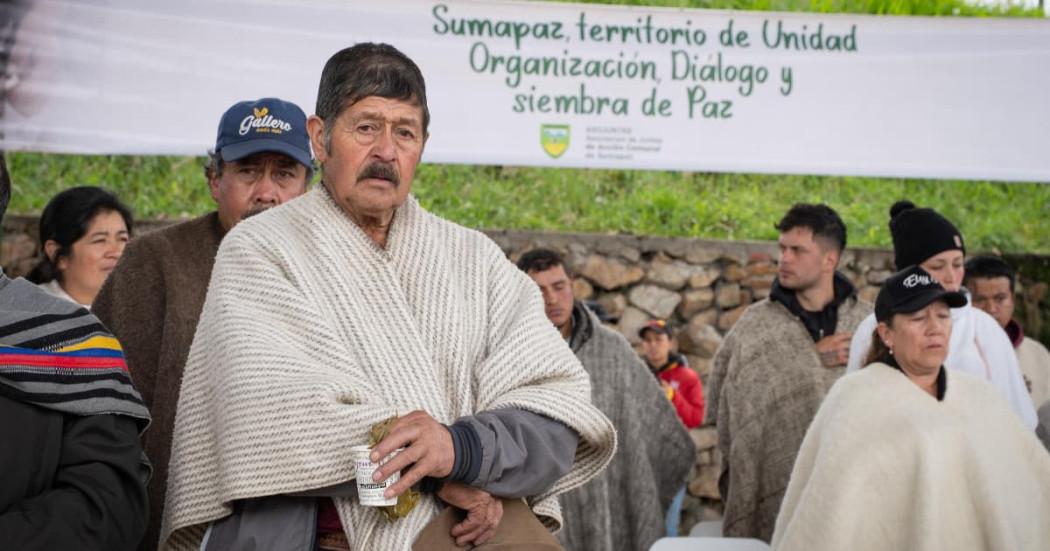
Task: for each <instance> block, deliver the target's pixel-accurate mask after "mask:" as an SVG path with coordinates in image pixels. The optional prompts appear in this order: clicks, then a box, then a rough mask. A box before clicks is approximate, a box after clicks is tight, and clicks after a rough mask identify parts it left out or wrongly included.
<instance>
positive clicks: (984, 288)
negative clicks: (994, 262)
mask: <svg viewBox="0 0 1050 551" xmlns="http://www.w3.org/2000/svg"><path fill="white" fill-rule="evenodd" d="M967 283H968V287H969V289H970V293H972V295H973V297H972V300H973V305H974V306H976V307H978V308H980V309H981V310H984V311H985V312H988V315H990V316H992V317H993V318H995V321H997V322H999V325H1000V326H1002V327H1006V324H1007V323H1010V320H1011V319H1013V317H1014V294H1013V292H1011V291H1010V279H1009V278H1006V277H991V278H986V277H975V278H971V279H970V280H969V281H968V282H967Z"/></svg>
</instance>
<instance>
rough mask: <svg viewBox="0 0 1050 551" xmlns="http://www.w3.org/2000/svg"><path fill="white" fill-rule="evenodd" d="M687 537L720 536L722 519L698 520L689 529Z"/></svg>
mask: <svg viewBox="0 0 1050 551" xmlns="http://www.w3.org/2000/svg"><path fill="white" fill-rule="evenodd" d="M689 537H691V538H720V537H722V521H720V520H705V521H704V522H698V523H696V524H694V525H693V528H692V529H691V530H689Z"/></svg>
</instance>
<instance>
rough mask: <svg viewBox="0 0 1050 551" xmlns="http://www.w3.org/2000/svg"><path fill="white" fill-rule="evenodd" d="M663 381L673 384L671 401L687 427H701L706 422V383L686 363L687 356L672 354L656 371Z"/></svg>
mask: <svg viewBox="0 0 1050 551" xmlns="http://www.w3.org/2000/svg"><path fill="white" fill-rule="evenodd" d="M656 376H657V377H659V378H660V380H661V381H664V382H666V383H667V384H669V385H671V388H672V389H673V392H671V393H670V398H671V403H672V404H674V409H675V411H677V412H678V418H679V419H681V420H682V423H685V426H686V428H690V429H692V428H696V427H699V426H700V424H701V423H703V422H704V385H703V383H701V382H700V376H699V375H697V374H696V372H695V371H693V370H692V368H690V367H689V366H688V365H686V363H685V357H683V356H681V355H679V354H672V355H671V357H670V358H668V361H667V364H666V365H664V366H663V367H661V368H660V369H658V370H657V371H656Z"/></svg>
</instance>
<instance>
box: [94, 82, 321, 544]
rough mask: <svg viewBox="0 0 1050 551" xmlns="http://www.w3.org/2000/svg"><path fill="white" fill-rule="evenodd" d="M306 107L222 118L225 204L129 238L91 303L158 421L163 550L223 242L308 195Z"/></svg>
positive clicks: (239, 106)
mask: <svg viewBox="0 0 1050 551" xmlns="http://www.w3.org/2000/svg"><path fill="white" fill-rule="evenodd" d="M313 171H314V168H313V156H312V155H311V153H310V140H309V137H308V135H307V132H306V114H305V113H303V110H302V109H300V108H299V107H298V106H297V105H295V104H293V103H289V102H286V101H282V100H280V99H277V98H263V99H259V100H255V101H242V102H238V103H236V104H234V105H233V106H232V107H230V108H229V109H228V110H227V111H226V113H225V114H223V116H222V119H221V120H220V122H219V132H218V137H217V139H216V141H215V150H214V151H212V152H209V160H208V164H207V166H206V167H205V169H204V172H205V175H206V176H207V178H208V187H209V189H210V191H211V195H212V197H213V198H214V199H215V202H216V204H217V208H216V210H215V211H213V212H210V213H208V214H206V215H204V216H201V217H200V218H196V219H194V220H189V221H187V222H183V223H180V224H176V225H173V226H169V227H167V228H164V229H162V230H158V231H156V232H153V233H150V234H147V235H144V236H142V237H139V238H137V239H135V240H133V241H132V242H131V243H130V244H128V248H127V250H125V251H124V255H123V256H122V257H121V259H120V263H119V264H118V265H117V267H116V269H115V270H114V271H113V273H112V274H110V276H109V278H108V279H107V280H106V284H105V285H104V286H103V288H102V290H101V291H100V292H99V295H98V297H97V298H96V299H95V303H94V305H93V307H92V309H93V312H94V313H95V314H96V315H97V316H98V317H99V319H101V320H102V322H103V323H104V324H105V325H106V327H108V328H109V329H110V330H111V331H112V332H113V333H114V334H115V335H116V336H117V338H118V339H120V342H121V343H123V345H124V351H125V354H126V355H127V362H128V368H129V370H130V372H131V376H132V378H133V379H134V381H135V386H136V387H137V388H138V389H139V391H140V392H141V393H142V398H143V401H144V402H145V403H146V405H147V406H148V407H149V409H150V411H151V412H153V423H152V425H151V426H150V428H149V430H148V431H147V432H146V433H145V435H144V437H143V445H144V448H145V450H146V455H148V456H149V459H150V461H151V462H152V463H153V479H152V481H151V482H150V488H149V490H150V492H149V493H150V525H149V529H148V531H147V532H146V536H145V537H144V538H143V540H142V544H141V545H140V549H149V550H152V549H156V547H157V539H158V531H159V529H160V518H161V512H162V510H163V507H164V493H165V488H166V486H167V475H168V457H169V455H170V453H171V433H172V426H173V424H174V422H175V408H176V405H177V404H178V399H179V386H180V384H181V381H182V372H183V369H184V367H185V364H186V357H187V355H188V354H189V350H190V344H191V343H192V342H193V335H194V332H195V331H196V328H197V320H198V318H199V317H200V313H201V309H202V308H203V307H204V298H205V295H206V293H207V290H208V281H209V280H210V279H211V271H212V265H213V264H214V262H215V254H216V252H218V250H219V243H220V242H221V241H222V239H223V236H225V235H226V232H228V231H230V229H231V228H233V226H234V225H236V224H237V223H238V222H240V221H241V220H243V219H245V218H247V217H249V216H252V215H254V214H258V213H259V212H262V211H263V210H266V209H268V208H270V207H274V206H277V205H280V204H281V203H284V202H286V201H289V200H291V199H294V198H296V197H298V196H299V195H302V194H303V193H304V192H305V191H306V187H307V184H308V183H309V182H310V179H311V177H312V176H313Z"/></svg>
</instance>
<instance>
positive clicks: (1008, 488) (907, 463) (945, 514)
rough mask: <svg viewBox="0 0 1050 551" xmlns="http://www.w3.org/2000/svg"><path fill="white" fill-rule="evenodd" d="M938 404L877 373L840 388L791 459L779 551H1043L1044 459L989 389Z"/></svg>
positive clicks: (1049, 500) (958, 376)
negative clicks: (793, 460) (792, 459)
mask: <svg viewBox="0 0 1050 551" xmlns="http://www.w3.org/2000/svg"><path fill="white" fill-rule="evenodd" d="M945 376H946V377H947V387H946V391H945V395H944V400H943V401H937V399H936V398H934V397H933V396H931V395H930V394H928V393H926V392H925V391H923V390H922V389H920V388H919V386H918V385H916V384H915V383H913V382H912V381H911V380H909V379H908V378H907V377H906V376H905V375H904V374H903V373H902V372H901V371H899V370H897V369H895V368H893V367H890V366H888V365H885V364H881V363H876V364H872V365H869V366H868V367H865V368H864V369H862V370H861V371H860V372H858V373H852V374H849V375H846V376H844V377H842V378H841V379H839V381H838V382H837V383H835V386H834V387H832V389H831V392H829V393H828V396H827V398H825V400H824V403H823V404H821V406H820V411H818V412H817V416H816V417H815V418H814V419H813V424H811V425H810V427H809V431H808V432H807V433H806V438H805V440H804V441H803V443H802V448H801V449H800V450H799V453H798V458H797V459H796V461H795V466H794V469H793V470H792V472H791V482H790V483H789V484H788V489H787V493H786V495H785V496H784V501H783V504H782V505H781V509H780V514H779V516H778V517H777V523H776V530H775V531H774V534H773V548H774V549H776V550H778V551H825V550H826V551H842V550H844V549H849V550H850V551H935V550H937V551H939V550H947V549H952V550H956V549H959V550H967V551H984V550H987V551H1002V550H1006V549H1009V550H1010V551H1036V550H1040V551H1045V550H1046V549H1047V546H1048V545H1050V522H1048V519H1050V454H1047V453H1046V450H1045V449H1044V448H1043V447H1042V445H1040V444H1039V441H1038V440H1036V438H1035V436H1034V434H1033V433H1032V432H1031V431H1029V430H1028V429H1026V428H1025V427H1024V425H1022V424H1021V422H1020V420H1018V419H1017V416H1015V415H1014V414H1013V413H1012V412H1011V410H1010V408H1009V406H1008V405H1007V403H1006V401H1005V400H1003V398H1002V396H1001V395H1000V394H999V393H997V392H996V391H995V389H994V388H993V387H992V386H990V385H989V384H988V383H986V382H984V381H981V380H979V379H977V378H974V377H972V376H970V375H967V374H965V373H959V372H958V371H947V372H946V373H945Z"/></svg>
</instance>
